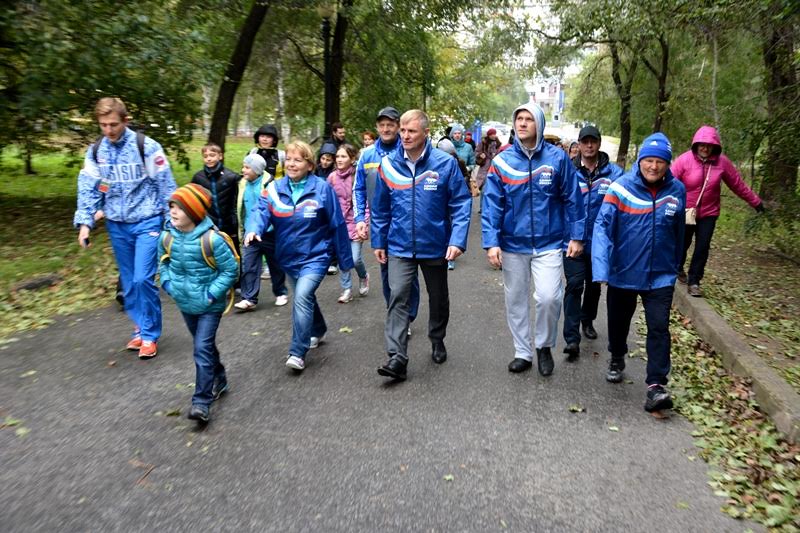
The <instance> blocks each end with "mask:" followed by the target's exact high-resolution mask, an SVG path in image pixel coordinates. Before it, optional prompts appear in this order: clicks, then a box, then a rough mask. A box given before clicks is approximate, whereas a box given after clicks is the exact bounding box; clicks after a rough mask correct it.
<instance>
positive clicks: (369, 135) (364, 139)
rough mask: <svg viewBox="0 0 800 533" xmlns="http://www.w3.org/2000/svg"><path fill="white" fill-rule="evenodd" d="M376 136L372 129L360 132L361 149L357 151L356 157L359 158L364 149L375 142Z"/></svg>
mask: <svg viewBox="0 0 800 533" xmlns="http://www.w3.org/2000/svg"><path fill="white" fill-rule="evenodd" d="M377 138H378V136H377V135H376V134H375V132H374V131H370V130H367V131H364V132H362V133H361V144H362V147H361V150H359V151H358V159H361V155H362V154H363V153H364V150H366V149H367V148H369V147H370V146H372V145H373V144H375V140H376V139H377Z"/></svg>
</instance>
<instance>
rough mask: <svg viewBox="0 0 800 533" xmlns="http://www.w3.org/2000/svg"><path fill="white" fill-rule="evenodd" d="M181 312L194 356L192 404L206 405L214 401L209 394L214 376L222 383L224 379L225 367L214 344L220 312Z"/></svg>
mask: <svg viewBox="0 0 800 533" xmlns="http://www.w3.org/2000/svg"><path fill="white" fill-rule="evenodd" d="M182 314H183V320H184V322H186V327H188V328H189V333H191V334H192V340H193V341H194V351H193V352H192V355H193V356H194V368H195V380H194V382H195V385H194V396H192V405H205V406H206V407H208V406H209V405H211V402H213V401H214V399H213V396H212V395H211V389H212V387H213V386H214V379H215V378H216V379H217V380H219V381H221V382H222V383H225V381H226V377H225V367H224V366H222V363H221V362H220V360H219V350H217V344H216V339H217V327H218V326H219V321H220V319H221V318H222V313H203V314H202V315H190V314H188V313H182Z"/></svg>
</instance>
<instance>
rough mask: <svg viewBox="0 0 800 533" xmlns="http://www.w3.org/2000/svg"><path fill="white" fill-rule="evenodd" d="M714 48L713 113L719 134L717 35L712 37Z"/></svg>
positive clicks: (712, 72) (712, 77) (712, 68)
mask: <svg viewBox="0 0 800 533" xmlns="http://www.w3.org/2000/svg"><path fill="white" fill-rule="evenodd" d="M711 39H712V44H713V47H714V64H713V65H712V66H711V111H712V112H713V114H714V127H715V128H716V129H717V132H719V108H718V107H717V71H718V70H719V43H718V42H717V34H716V33H713V34H712V35H711Z"/></svg>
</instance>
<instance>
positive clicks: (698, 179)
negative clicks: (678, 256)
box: [671, 126, 764, 297]
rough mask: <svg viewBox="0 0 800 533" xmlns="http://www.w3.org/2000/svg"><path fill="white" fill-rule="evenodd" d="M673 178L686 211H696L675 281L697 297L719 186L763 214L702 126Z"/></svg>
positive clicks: (758, 200) (709, 129) (712, 134)
mask: <svg viewBox="0 0 800 533" xmlns="http://www.w3.org/2000/svg"><path fill="white" fill-rule="evenodd" d="M671 170H672V174H673V175H674V176H675V177H676V178H678V179H679V180H680V181H682V182H683V184H684V186H685V187H686V209H687V211H688V210H689V209H690V208H693V207H694V208H696V224H690V223H689V220H688V217H687V224H686V233H685V237H684V243H683V259H682V260H681V273H680V275H679V276H678V279H679V280H680V281H682V282H685V283H688V285H689V294H690V295H692V296H697V297H700V296H702V295H703V293H702V292H700V280H702V279H703V272H704V271H705V267H706V262H707V261H708V252H709V250H710V248H711V236H712V235H713V234H714V226H715V225H716V223H717V218H718V217H719V208H720V192H721V189H722V182H725V185H727V186H728V188H730V190H732V191H733V192H734V193H736V195H737V196H738V197H739V198H741V199H742V200H744V201H745V202H747V203H748V204H750V206H751V207H753V208H754V209H755V210H756V211H759V212H762V211H764V206H763V204H762V203H761V198H759V197H758V195H757V194H756V193H754V192H753V191H752V190H751V189H750V187H748V186H747V184H746V183H745V182H744V181H743V180H742V177H741V176H740V175H739V172H738V171H737V170H736V167H735V166H733V163H731V160H730V159H728V158H727V157H725V156H724V155H723V154H722V144H721V143H720V140H719V134H718V133H717V130H716V129H714V128H712V127H711V126H701V127H700V129H699V130H697V132H696V133H695V134H694V138H693V139H692V149H691V150H689V151H687V152H684V153H682V154H681V155H680V156H679V157H678V158H677V159H676V160H675V161H674V162H673V163H672V168H671ZM692 237H695V244H694V253H693V254H692V261H691V263H690V264H689V273H688V275H687V274H686V271H685V270H684V264H685V263H686V254H687V252H688V251H689V247H690V246H691V244H692Z"/></svg>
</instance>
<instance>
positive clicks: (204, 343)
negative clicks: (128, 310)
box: [158, 183, 239, 423]
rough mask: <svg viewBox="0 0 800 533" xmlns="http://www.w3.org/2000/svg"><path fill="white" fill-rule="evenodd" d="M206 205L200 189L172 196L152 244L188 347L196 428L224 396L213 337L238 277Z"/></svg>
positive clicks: (191, 188)
mask: <svg viewBox="0 0 800 533" xmlns="http://www.w3.org/2000/svg"><path fill="white" fill-rule="evenodd" d="M210 205H211V193H209V192H208V190H206V189H205V188H203V187H201V186H200V185H197V184H194V183H190V184H189V185H186V186H184V187H181V188H179V189H178V190H176V191H175V193H173V195H172V196H171V197H170V199H169V216H170V221H169V222H168V223H167V226H166V229H165V230H164V231H163V232H162V233H161V238H160V239H159V244H158V256H159V257H160V258H161V259H160V262H159V268H158V273H159V276H160V278H161V287H162V288H163V289H164V290H165V291H166V292H167V294H169V295H170V296H172V298H173V299H174V300H175V303H176V304H177V305H178V308H179V309H180V310H181V313H182V314H183V319H184V321H185V322H186V326H187V327H188V328H189V332H190V333H191V334H192V338H193V341H194V351H193V355H194V363H195V369H196V379H195V389H194V396H192V407H191V409H190V411H189V418H190V419H192V420H197V421H199V422H201V423H207V422H208V421H209V408H210V406H211V403H212V402H213V401H214V400H216V399H218V398H219V397H220V396H221V395H222V394H224V393H225V392H226V391H227V390H228V381H227V378H226V376H225V367H223V366H222V363H221V362H220V357H219V350H217V346H216V336H217V327H218V326H219V322H220V319H221V318H222V314H223V312H224V311H225V306H226V296H227V294H228V292H229V291H230V289H231V287H233V284H234V283H235V282H236V278H237V277H238V275H239V265H238V262H237V260H236V256H235V255H234V253H233V250H232V249H231V247H230V246H229V245H228V243H227V242H226V241H225V239H224V238H223V237H222V236H221V235H220V234H219V233H217V232H216V231H214V226H213V224H212V223H211V219H210V218H208V217H207V216H206V213H207V211H208V208H209V206H210ZM209 232H211V233H210V234H209V235H208V236H207V237H205V239H206V241H205V242H206V245H208V246H207V248H209V247H210V249H211V250H210V253H206V252H205V251H204V250H203V247H204V246H203V239H204V237H203V236H204V235H205V234H206V233H209ZM211 256H213V258H212V257H211ZM212 264H213V265H215V266H214V267H212V266H211V265H212Z"/></svg>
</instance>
